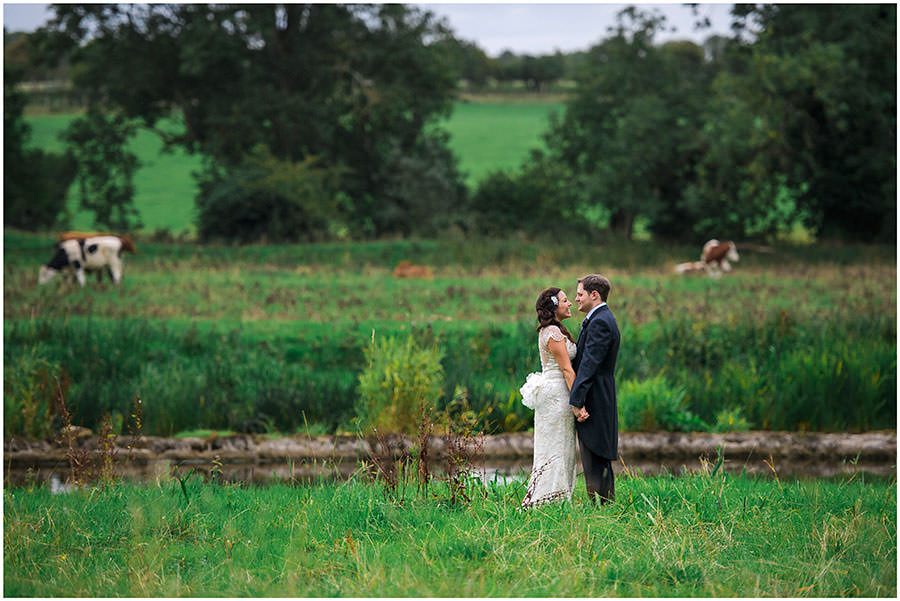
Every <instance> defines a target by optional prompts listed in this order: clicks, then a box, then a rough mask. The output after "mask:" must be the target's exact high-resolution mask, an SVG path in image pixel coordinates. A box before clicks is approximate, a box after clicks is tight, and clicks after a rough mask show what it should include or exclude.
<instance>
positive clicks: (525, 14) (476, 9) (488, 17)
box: [3, 2, 732, 56]
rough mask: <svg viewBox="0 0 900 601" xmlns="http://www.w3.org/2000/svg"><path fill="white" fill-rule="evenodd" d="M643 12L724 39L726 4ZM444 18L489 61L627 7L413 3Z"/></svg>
mask: <svg viewBox="0 0 900 601" xmlns="http://www.w3.org/2000/svg"><path fill="white" fill-rule="evenodd" d="M638 4H639V6H641V8H643V9H644V10H651V9H657V10H659V11H660V12H662V13H663V14H664V15H665V16H666V19H667V23H668V24H669V26H671V27H674V28H675V29H676V31H675V32H667V33H665V34H660V35H659V36H658V38H657V39H658V41H667V40H672V39H690V40H694V41H696V42H698V43H700V42H702V41H703V40H704V39H706V37H707V36H709V35H712V34H715V33H717V34H721V35H728V34H729V33H730V29H729V26H730V23H731V21H730V18H729V11H730V10H731V7H732V4H730V3H728V4H701V5H700V6H699V11H700V14H701V15H702V16H705V17H708V18H709V19H710V21H711V23H712V27H711V28H709V29H704V30H701V31H695V29H694V22H695V21H696V20H697V19H696V18H695V17H694V16H693V14H692V12H691V8H690V7H688V6H685V5H684V4H680V3H668V4H666V3H654V4H649V3H648V4H640V3H638ZM418 6H421V7H424V8H427V9H428V10H430V11H432V12H434V13H435V14H437V15H439V16H442V17H446V18H447V21H448V23H449V24H450V27H451V28H452V29H453V31H454V32H456V36H457V37H459V38H462V39H464V40H468V41H472V42H475V43H476V44H478V46H480V47H481V48H482V49H483V50H484V51H485V52H487V53H488V55H490V56H497V55H499V54H500V53H501V52H503V51H504V50H512V51H513V52H515V53H516V54H549V53H551V52H553V51H555V50H561V51H563V52H571V51H574V50H586V49H588V48H589V47H590V46H592V45H593V44H596V43H597V42H599V41H600V40H601V39H602V38H604V37H607V35H608V32H607V28H608V27H612V26H614V25H615V23H616V18H615V17H616V13H618V12H619V11H620V10H621V9H623V8H625V7H626V6H628V5H627V4H612V3H584V4H570V3H565V4H563V3H546V4H531V3H521V2H516V3H505V4H498V3H493V4H486V3H459V4H447V3H425V2H422V3H418ZM48 7H49V4H37V3H30V4H23V3H15V4H13V3H4V5H3V24H4V26H5V27H6V28H7V29H8V30H10V31H33V30H34V29H36V28H37V27H39V26H40V25H43V24H44V23H45V22H46V20H47V18H48V17H49V15H50V11H49V10H48Z"/></svg>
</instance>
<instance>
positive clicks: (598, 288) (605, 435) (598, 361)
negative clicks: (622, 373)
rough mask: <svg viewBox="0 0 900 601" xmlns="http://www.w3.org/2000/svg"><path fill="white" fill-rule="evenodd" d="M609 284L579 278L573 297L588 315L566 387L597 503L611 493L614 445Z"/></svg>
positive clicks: (614, 334)
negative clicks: (570, 389) (608, 303)
mask: <svg viewBox="0 0 900 601" xmlns="http://www.w3.org/2000/svg"><path fill="white" fill-rule="evenodd" d="M609 289H610V284H609V280H608V279H606V278H605V277H603V276H602V275H596V274H592V275H587V276H584V277H583V278H581V279H580V280H578V293H577V295H576V296H575V302H576V303H577V304H578V310H579V311H581V312H582V313H587V317H586V318H585V320H584V321H583V322H582V324H581V333H580V334H579V335H578V352H577V354H576V355H575V361H574V363H573V365H572V367H574V368H575V381H574V382H573V383H572V391H571V392H570V393H569V404H570V405H571V406H572V411H573V412H574V413H575V419H576V423H575V429H576V430H577V431H578V445H579V447H580V448H581V464H582V466H583V467H584V481H585V484H586V485H587V492H588V498H589V499H590V500H591V501H596V499H597V497H600V502H601V503H606V502H609V501H612V500H613V498H614V497H615V492H616V489H615V483H614V481H613V471H612V462H613V461H614V460H615V459H616V458H617V457H618V449H619V418H618V411H617V409H616V380H615V375H614V372H615V369H616V356H617V355H618V354H619V326H618V325H617V324H616V319H615V317H613V314H612V311H610V310H609V307H608V306H607V305H606V299H607V298H608V297H609Z"/></svg>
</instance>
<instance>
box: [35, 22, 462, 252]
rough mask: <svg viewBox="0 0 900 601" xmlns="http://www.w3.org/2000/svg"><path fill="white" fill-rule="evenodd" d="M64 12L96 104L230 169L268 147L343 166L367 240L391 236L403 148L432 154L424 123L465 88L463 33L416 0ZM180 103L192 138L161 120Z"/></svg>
mask: <svg viewBox="0 0 900 601" xmlns="http://www.w3.org/2000/svg"><path fill="white" fill-rule="evenodd" d="M54 9H55V12H56V16H55V18H54V20H53V21H52V23H51V26H50V27H51V28H52V29H53V30H54V31H56V32H58V33H60V34H62V35H64V36H66V39H68V40H69V43H70V48H69V49H72V48H74V50H73V52H72V62H73V71H75V73H76V74H75V77H74V80H75V85H76V86H77V87H78V88H80V89H82V90H84V91H86V92H88V93H90V95H91V98H92V101H93V102H94V103H96V104H98V105H104V106H106V107H108V108H110V109H114V110H117V111H120V112H121V114H122V115H123V116H124V117H126V118H129V119H139V120H141V121H142V122H143V124H145V125H146V126H148V127H151V128H155V130H156V131H157V132H158V133H159V134H160V136H161V137H162V138H163V139H164V141H165V142H166V143H167V144H177V145H181V146H183V147H184V148H186V149H187V150H189V151H192V152H201V153H203V154H205V155H207V156H209V157H211V158H212V159H213V161H212V164H214V165H218V166H219V167H222V168H228V167H231V166H237V165H241V164H242V163H243V161H244V159H245V157H246V155H247V154H248V153H249V152H250V151H251V149H253V148H254V147H256V146H258V145H263V146H265V147H266V148H268V149H269V151H270V152H271V153H272V155H273V156H274V157H276V158H278V159H280V160H284V161H289V162H293V163H296V162H302V161H304V160H305V159H307V158H308V157H316V158H317V160H318V161H319V164H320V165H321V166H322V167H323V168H328V169H331V168H335V169H340V170H341V172H342V173H343V174H344V175H343V177H342V179H341V184H340V186H341V190H342V191H343V192H344V193H345V195H346V196H347V198H348V199H349V200H350V202H351V203H352V209H353V210H351V211H350V212H349V213H350V222H349V224H348V225H349V227H350V228H351V231H352V232H353V233H354V234H356V235H380V234H385V233H389V232H390V230H385V229H380V228H381V226H379V224H378V222H376V221H374V220H373V219H372V213H373V210H374V208H375V206H376V205H377V204H378V203H379V202H381V200H382V198H383V197H384V195H385V193H386V189H385V186H387V185H388V182H390V181H391V177H390V173H389V169H390V168H391V164H392V162H393V161H394V159H393V158H391V157H392V156H393V155H394V154H395V153H397V152H400V153H401V154H403V155H404V156H409V157H415V156H416V153H417V152H420V151H422V149H423V145H422V143H421V142H422V137H423V132H424V131H425V130H426V127H429V126H430V124H432V123H434V121H435V120H436V119H437V118H438V117H440V116H442V115H445V114H447V112H448V111H449V110H450V108H451V106H452V98H453V94H454V93H455V89H456V83H457V82H456V78H455V77H454V74H453V70H452V69H451V68H450V65H449V61H450V57H448V56H445V55H444V54H443V53H442V52H440V49H439V46H438V43H439V42H440V41H441V40H445V39H448V38H449V37H451V36H450V33H449V31H448V30H447V29H446V27H444V26H443V25H442V24H440V23H436V22H435V20H434V18H433V16H432V15H431V13H429V12H426V11H420V10H419V9H415V8H410V7H406V6H403V5H397V4H381V5H374V6H371V5H347V4H307V5H304V4H287V5H262V4H252V5H208V4H173V5H165V4H149V5H147V4H143V5H138V4H129V5H55V6H54ZM61 49H66V48H65V47H62V48H61ZM75 67H77V69H75ZM173 112H174V113H176V114H178V115H181V117H182V118H183V120H184V130H183V132H181V133H178V134H172V133H169V132H166V131H164V130H162V128H160V127H159V122H160V119H162V118H163V117H166V116H168V115H171V114H173ZM445 158H447V159H448V160H452V157H451V156H450V155H449V154H448V155H446V157H445ZM386 223H389V222H384V223H383V224H382V225H384V224H386ZM385 226H386V225H385ZM386 227H387V226H386Z"/></svg>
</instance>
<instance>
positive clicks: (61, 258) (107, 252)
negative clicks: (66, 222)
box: [38, 232, 137, 286]
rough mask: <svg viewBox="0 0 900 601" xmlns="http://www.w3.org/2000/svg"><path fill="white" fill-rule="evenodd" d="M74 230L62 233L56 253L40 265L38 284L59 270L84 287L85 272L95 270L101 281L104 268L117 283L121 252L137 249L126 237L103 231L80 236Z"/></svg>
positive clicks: (48, 279) (120, 267) (120, 265)
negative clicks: (98, 233) (102, 233)
mask: <svg viewBox="0 0 900 601" xmlns="http://www.w3.org/2000/svg"><path fill="white" fill-rule="evenodd" d="M77 234H78V233H77V232H64V233H63V234H61V235H60V236H59V242H57V243H56V247H55V248H56V253H55V254H54V255H53V258H52V259H50V261H49V262H48V263H47V264H46V265H41V269H40V271H39V272H38V283H39V284H46V283H47V282H49V281H50V280H52V279H53V278H54V277H55V276H56V275H57V274H58V273H60V272H62V271H64V270H65V271H66V272H67V273H68V274H71V273H73V272H74V274H75V278H76V279H77V280H78V283H79V284H81V285H82V286H84V284H85V272H86V271H90V272H96V273H97V281H102V280H103V271H104V270H105V271H107V272H109V276H110V277H111V278H112V281H113V282H114V283H116V284H118V283H120V282H121V281H122V251H128V252H137V249H136V248H135V247H134V243H133V242H132V241H131V238H129V237H128V236H117V235H114V234H104V235H98V236H86V237H79V236H78V235H77Z"/></svg>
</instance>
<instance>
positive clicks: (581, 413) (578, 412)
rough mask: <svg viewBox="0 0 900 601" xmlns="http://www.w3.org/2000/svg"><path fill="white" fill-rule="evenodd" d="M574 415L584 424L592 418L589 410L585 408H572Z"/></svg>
mask: <svg viewBox="0 0 900 601" xmlns="http://www.w3.org/2000/svg"><path fill="white" fill-rule="evenodd" d="M572 413H574V414H575V419H577V420H578V421H580V422H583V421H584V420H586V419H587V418H589V417H590V414H589V413H588V412H587V409H585V408H584V407H572Z"/></svg>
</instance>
